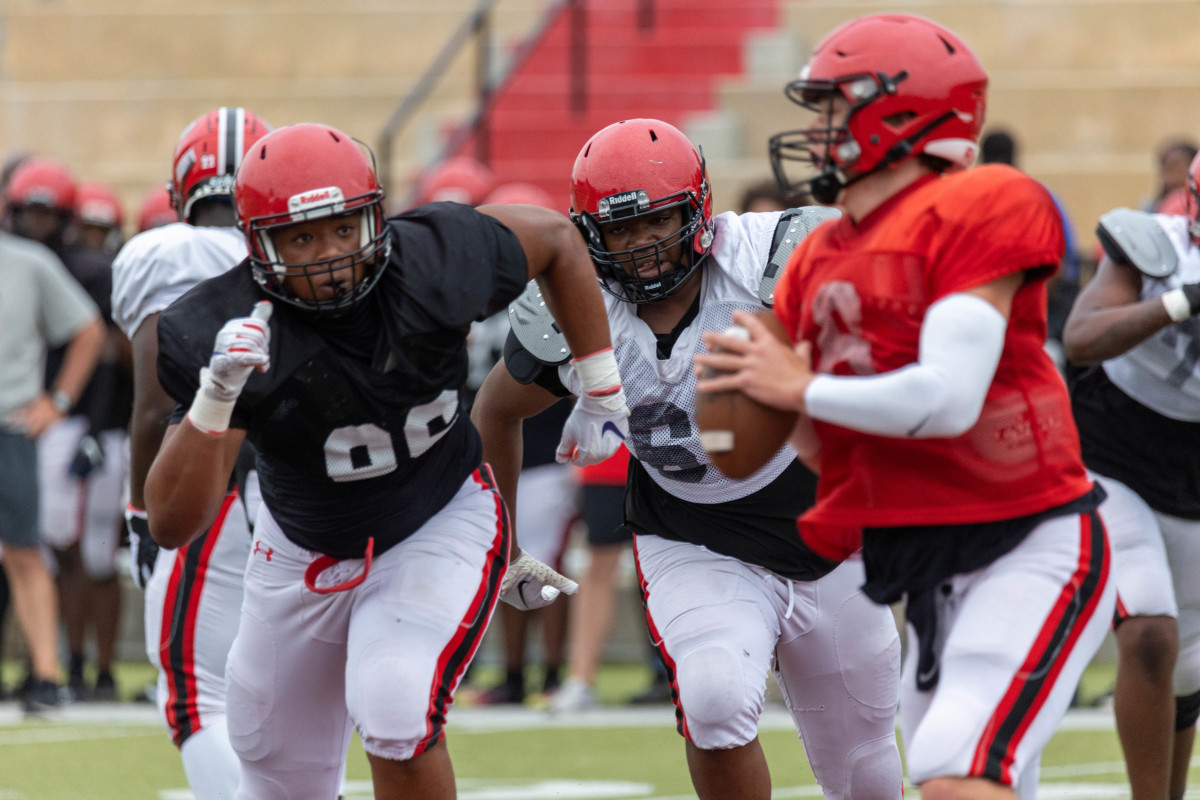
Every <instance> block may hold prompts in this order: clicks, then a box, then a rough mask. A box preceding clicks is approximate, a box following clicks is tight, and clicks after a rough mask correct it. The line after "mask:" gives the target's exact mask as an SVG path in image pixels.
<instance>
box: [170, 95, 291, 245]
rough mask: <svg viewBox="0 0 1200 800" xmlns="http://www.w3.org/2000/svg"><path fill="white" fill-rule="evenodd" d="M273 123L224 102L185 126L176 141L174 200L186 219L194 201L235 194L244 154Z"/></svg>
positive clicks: (173, 204) (178, 210) (173, 176)
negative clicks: (239, 165)
mask: <svg viewBox="0 0 1200 800" xmlns="http://www.w3.org/2000/svg"><path fill="white" fill-rule="evenodd" d="M270 132H271V126H270V125H268V124H267V123H266V122H265V121H264V120H262V119H261V118H259V117H258V116H257V115H255V114H254V113H252V112H250V111H247V110H246V109H244V108H235V107H232V106H222V107H221V108H215V109H213V110H212V111H209V112H208V113H206V114H202V115H201V116H199V117H197V118H196V119H194V120H192V122H191V123H190V124H189V125H188V126H187V127H186V128H184V129H183V133H181V134H180V135H179V141H178V143H176V145H175V158H174V160H173V161H172V163H173V165H174V172H172V174H171V182H170V184H169V186H168V188H169V189H170V191H171V203H172V206H173V207H174V208H175V210H176V211H177V212H178V213H179V218H180V219H181V220H183V221H184V222H191V212H192V205H193V204H195V202H196V201H197V200H201V199H203V198H206V197H224V198H231V197H232V196H233V175H234V173H235V172H237V168H238V164H240V163H241V162H242V156H243V155H244V154H245V153H246V152H247V151H248V150H249V149H250V147H251V146H253V145H254V143H255V142H257V141H258V140H259V139H261V138H262V137H263V136H265V135H266V134H268V133H270Z"/></svg>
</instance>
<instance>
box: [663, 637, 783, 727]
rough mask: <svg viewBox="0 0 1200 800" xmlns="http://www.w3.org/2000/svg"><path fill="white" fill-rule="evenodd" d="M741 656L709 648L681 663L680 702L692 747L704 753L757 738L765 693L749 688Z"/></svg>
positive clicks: (694, 652) (721, 647)
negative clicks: (693, 745) (755, 736)
mask: <svg viewBox="0 0 1200 800" xmlns="http://www.w3.org/2000/svg"><path fill="white" fill-rule="evenodd" d="M739 653H740V651H739V650H736V649H735V648H732V647H729V646H727V645H725V644H705V645H702V646H700V647H697V648H696V649H694V650H691V651H690V652H688V653H686V654H685V655H684V656H683V657H682V658H680V659H679V661H677V662H676V664H675V670H676V673H675V674H676V682H677V683H678V684H679V703H680V705H681V706H682V707H683V713H684V716H685V718H686V719H687V724H688V732H689V735H690V738H691V740H692V743H693V744H695V745H696V746H697V747H699V748H701V749H704V750H713V749H718V748H720V749H724V748H729V747H737V746H740V745H743V744H746V743H747V742H749V741H750V740H751V739H753V738H754V735H755V731H756V728H757V722H758V716H759V713H760V712H761V711H762V691H761V690H760V691H757V692H755V691H752V688H751V687H750V686H748V685H747V677H746V673H747V670H746V665H745V663H744V659H743V658H742V657H740V655H739ZM764 681H765V677H764Z"/></svg>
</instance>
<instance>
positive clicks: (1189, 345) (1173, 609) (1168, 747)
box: [1064, 158, 1200, 798]
mask: <svg viewBox="0 0 1200 800" xmlns="http://www.w3.org/2000/svg"><path fill="white" fill-rule="evenodd" d="M1198 183H1200V158H1194V160H1193V161H1192V164H1191V170H1190V174H1189V176H1188V189H1187V193H1188V197H1189V202H1188V204H1187V209H1186V212H1187V216H1163V215H1151V214H1148V213H1145V212H1138V211H1130V210H1129V209H1118V210H1117V211H1114V212H1110V213H1109V214H1106V215H1105V216H1104V217H1102V218H1101V220H1100V227H1099V230H1098V234H1099V236H1100V240H1101V241H1102V242H1103V243H1104V247H1105V250H1106V257H1105V258H1104V259H1103V260H1101V262H1100V266H1099V268H1098V270H1097V272H1096V276H1095V277H1094V278H1093V279H1092V280H1091V282H1089V283H1088V285H1087V286H1086V287H1085V288H1084V289H1083V291H1082V292H1081V293H1080V295H1079V298H1078V300H1077V301H1076V302H1075V305H1074V307H1073V308H1072V309H1071V315H1070V317H1069V318H1068V319H1067V326H1066V336H1065V338H1064V344H1065V345H1066V354H1067V357H1068V358H1070V360H1071V361H1072V362H1073V363H1075V364H1078V365H1080V366H1081V367H1086V368H1084V369H1081V370H1079V371H1078V373H1077V374H1076V375H1075V378H1074V381H1073V382H1072V386H1071V398H1072V407H1073V410H1074V413H1075V419H1076V422H1077V424H1078V425H1079V433H1080V439H1081V442H1082V446H1083V458H1084V463H1086V464H1087V466H1088V469H1089V470H1091V472H1092V474H1093V476H1094V477H1095V479H1096V482H1097V483H1099V484H1100V485H1101V486H1103V487H1104V490H1105V491H1106V492H1107V493H1108V499H1107V500H1106V501H1105V502H1104V504H1103V505H1102V506H1100V516H1101V518H1102V519H1103V520H1104V526H1105V528H1106V529H1107V530H1108V534H1109V537H1110V539H1111V541H1112V546H1113V568H1114V570H1115V575H1116V583H1117V613H1116V617H1115V618H1114V622H1113V624H1114V627H1115V633H1116V639H1117V647H1118V655H1119V659H1118V663H1117V680H1116V685H1115V687H1114V689H1113V708H1114V711H1115V713H1116V720H1117V733H1118V735H1119V736H1120V739H1121V747H1122V749H1123V750H1124V753H1125V763H1126V765H1127V767H1128V773H1129V782H1130V786H1131V788H1132V796H1133V797H1135V798H1152V797H1170V798H1180V797H1183V795H1184V790H1185V789H1186V787H1187V774H1188V768H1189V766H1190V764H1191V756H1192V746H1193V741H1194V739H1195V735H1196V718H1197V715H1198V714H1200V578H1198V576H1197V570H1198V569H1200V382H1198V380H1197V379H1198V378H1200V373H1198V372H1197V366H1196V365H1197V354H1198V353H1200V320H1197V318H1196V314H1197V312H1200V248H1198V247H1197V243H1198V242H1200V195H1198V194H1197V184H1198ZM1147 243H1154V246H1149V247H1148V246H1147Z"/></svg>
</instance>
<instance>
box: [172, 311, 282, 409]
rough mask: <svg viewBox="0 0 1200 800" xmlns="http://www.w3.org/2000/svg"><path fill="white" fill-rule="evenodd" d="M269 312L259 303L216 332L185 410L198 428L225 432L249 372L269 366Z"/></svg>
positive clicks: (265, 368)
mask: <svg viewBox="0 0 1200 800" xmlns="http://www.w3.org/2000/svg"><path fill="white" fill-rule="evenodd" d="M271 310H272V306H271V302H270V301H269V300H261V301H259V302H258V303H256V304H255V305H254V310H253V311H252V312H251V313H250V316H248V317H238V318H236V319H231V320H229V321H228V322H226V323H225V325H224V326H223V327H222V328H221V330H220V331H218V332H217V339H216V341H215V342H213V354H212V359H211V360H210V361H209V362H208V366H207V367H204V368H202V369H201V370H200V389H199V391H197V392H196V399H195V400H193V401H192V407H191V409H190V410H189V411H188V419H190V420H191V422H192V424H193V425H195V426H196V427H197V428H200V429H201V430H203V431H207V432H209V433H221V432H223V431H225V430H226V429H227V428H228V427H229V418H230V417H231V416H232V414H233V406H234V403H236V402H237V398H238V395H240V394H241V393H242V388H243V387H244V386H245V385H246V381H247V380H249V378H250V373H251V372H253V371H254V370H256V369H257V370H258V371H260V372H266V371H267V369H268V368H269V367H270V360H271V358H270V354H271V326H270V320H271Z"/></svg>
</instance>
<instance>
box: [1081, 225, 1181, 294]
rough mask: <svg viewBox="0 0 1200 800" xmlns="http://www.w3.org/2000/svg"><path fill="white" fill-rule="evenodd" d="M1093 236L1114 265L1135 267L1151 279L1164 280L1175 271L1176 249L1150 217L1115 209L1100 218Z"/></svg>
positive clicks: (1177, 258) (1177, 259) (1176, 261)
mask: <svg viewBox="0 0 1200 800" xmlns="http://www.w3.org/2000/svg"><path fill="white" fill-rule="evenodd" d="M1096 236H1098V237H1099V239H1100V244H1101V245H1103V246H1104V252H1106V253H1108V256H1109V258H1111V259H1112V260H1114V261H1123V262H1125V263H1127V264H1132V265H1133V266H1135V267H1137V268H1138V270H1139V271H1140V272H1141V273H1142V274H1143V275H1146V276H1148V277H1151V278H1165V277H1167V276H1168V275H1170V274H1171V273H1173V272H1174V271H1175V268H1176V267H1177V266H1178V264H1179V256H1178V254H1177V253H1176V252H1175V245H1174V244H1172V243H1171V239H1170V237H1169V236H1167V232H1166V231H1164V230H1163V229H1162V226H1161V225H1159V224H1158V222H1157V220H1155V219H1154V215H1153V214H1148V213H1146V212H1145V211H1134V210H1133V209H1131V208H1117V209H1113V210H1112V211H1109V212H1108V213H1107V214H1105V215H1104V216H1102V217H1100V224H1099V225H1097V226H1096Z"/></svg>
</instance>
